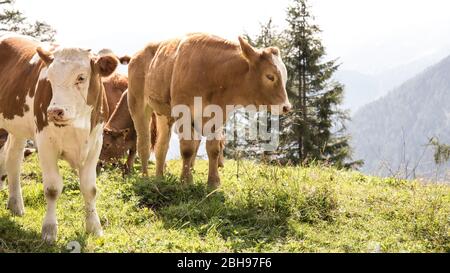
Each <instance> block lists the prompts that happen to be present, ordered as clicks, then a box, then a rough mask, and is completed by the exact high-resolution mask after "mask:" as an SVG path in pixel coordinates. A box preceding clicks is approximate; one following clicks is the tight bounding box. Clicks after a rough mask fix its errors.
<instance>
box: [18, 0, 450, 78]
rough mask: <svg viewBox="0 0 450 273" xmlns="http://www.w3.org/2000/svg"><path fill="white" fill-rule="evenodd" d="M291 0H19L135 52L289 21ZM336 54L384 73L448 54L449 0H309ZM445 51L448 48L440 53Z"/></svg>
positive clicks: (81, 38)
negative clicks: (173, 40)
mask: <svg viewBox="0 0 450 273" xmlns="http://www.w3.org/2000/svg"><path fill="white" fill-rule="evenodd" d="M289 3H290V0H220V1H219V0H164V1H163V0H159V1H147V0H146V1H143V0H126V1H119V0H77V1H68V0H64V1H55V0H39V1H36V0H17V6H18V7H19V8H20V9H22V10H24V11H25V12H26V14H27V15H29V16H30V17H32V18H34V19H44V20H46V21H47V22H48V23H50V24H51V25H53V26H54V27H55V28H56V29H57V30H58V37H57V38H58V41H59V42H61V43H65V44H73V45H80V46H83V47H90V48H93V49H98V48H102V47H110V48H112V49H114V50H115V51H117V53H119V54H122V53H127V54H132V53H134V52H135V51H137V50H138V49H140V48H141V47H143V46H144V45H145V43H147V42H148V41H151V40H159V39H164V38H170V37H173V36H177V35H182V34H184V33H187V32H198V31H206V32H211V33H214V34H218V35H221V36H224V37H227V38H230V39H236V38H237V36H238V35H239V34H241V33H243V32H244V31H247V32H249V33H255V32H256V31H257V30H258V27H259V23H260V22H265V21H267V20H268V19H269V18H270V17H272V18H273V19H274V22H275V24H277V25H278V26H283V25H285V21H284V18H285V14H286V7H287V6H288V4H289ZM310 3H311V4H312V6H313V13H314V14H315V16H316V19H317V22H318V23H319V24H320V25H321V27H322V29H323V31H324V32H323V39H324V43H325V45H326V47H327V49H328V52H329V55H330V58H331V57H333V58H335V57H341V61H342V62H343V64H344V68H345V69H354V70H359V71H361V72H366V73H368V72H372V71H382V70H385V69H388V68H391V67H395V66H398V65H402V64H407V63H409V62H411V61H414V60H416V59H420V58H422V57H423V56H426V55H430V54H433V53H436V52H439V51H442V49H443V48H446V49H449V54H450V16H448V11H450V1H447V0H428V1H419V0H338V1H336V0H311V1H310ZM442 54H443V53H442Z"/></svg>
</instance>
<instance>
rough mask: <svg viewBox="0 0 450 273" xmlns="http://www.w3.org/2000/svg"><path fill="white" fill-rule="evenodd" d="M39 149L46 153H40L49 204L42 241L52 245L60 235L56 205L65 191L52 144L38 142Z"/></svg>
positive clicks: (43, 226) (46, 198) (43, 225)
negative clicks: (58, 234)
mask: <svg viewBox="0 0 450 273" xmlns="http://www.w3.org/2000/svg"><path fill="white" fill-rule="evenodd" d="M38 147H39V150H40V151H45V153H38V157H39V164H40V166H41V169H42V178H43V180H44V196H45V200H46V202H47V211H46V214H45V218H44V222H43V224H42V239H43V240H44V241H45V242H47V243H50V244H51V243H54V242H55V241H56V238H57V233H58V221H57V219H56V205H57V201H58V198H59V197H60V196H61V193H62V190H63V180H62V177H61V175H60V174H59V170H58V156H57V154H56V151H55V149H54V147H53V146H52V144H51V143H49V142H48V141H46V140H44V141H38Z"/></svg>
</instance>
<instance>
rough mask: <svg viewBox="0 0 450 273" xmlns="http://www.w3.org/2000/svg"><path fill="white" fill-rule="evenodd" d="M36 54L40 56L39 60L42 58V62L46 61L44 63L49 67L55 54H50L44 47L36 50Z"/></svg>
mask: <svg viewBox="0 0 450 273" xmlns="http://www.w3.org/2000/svg"><path fill="white" fill-rule="evenodd" d="M36 52H37V54H38V55H39V58H41V60H42V61H44V63H45V64H46V65H47V66H48V65H50V64H51V63H52V62H53V60H54V57H53V54H52V53H51V52H48V51H46V50H44V49H43V48H42V47H38V48H36Z"/></svg>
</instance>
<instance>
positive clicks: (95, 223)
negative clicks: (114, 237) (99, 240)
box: [86, 215, 103, 237]
mask: <svg viewBox="0 0 450 273" xmlns="http://www.w3.org/2000/svg"><path fill="white" fill-rule="evenodd" d="M86 232H87V233H88V234H92V235H94V236H97V237H102V236H103V229H102V224H101V223H100V219H99V218H98V216H97V215H92V216H88V217H86Z"/></svg>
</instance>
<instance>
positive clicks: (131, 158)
mask: <svg viewBox="0 0 450 273" xmlns="http://www.w3.org/2000/svg"><path fill="white" fill-rule="evenodd" d="M135 159H136V147H133V148H131V149H130V151H129V152H128V158H127V163H126V164H125V171H124V174H125V175H127V174H130V173H131V172H132V170H133V166H134V161H135Z"/></svg>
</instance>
